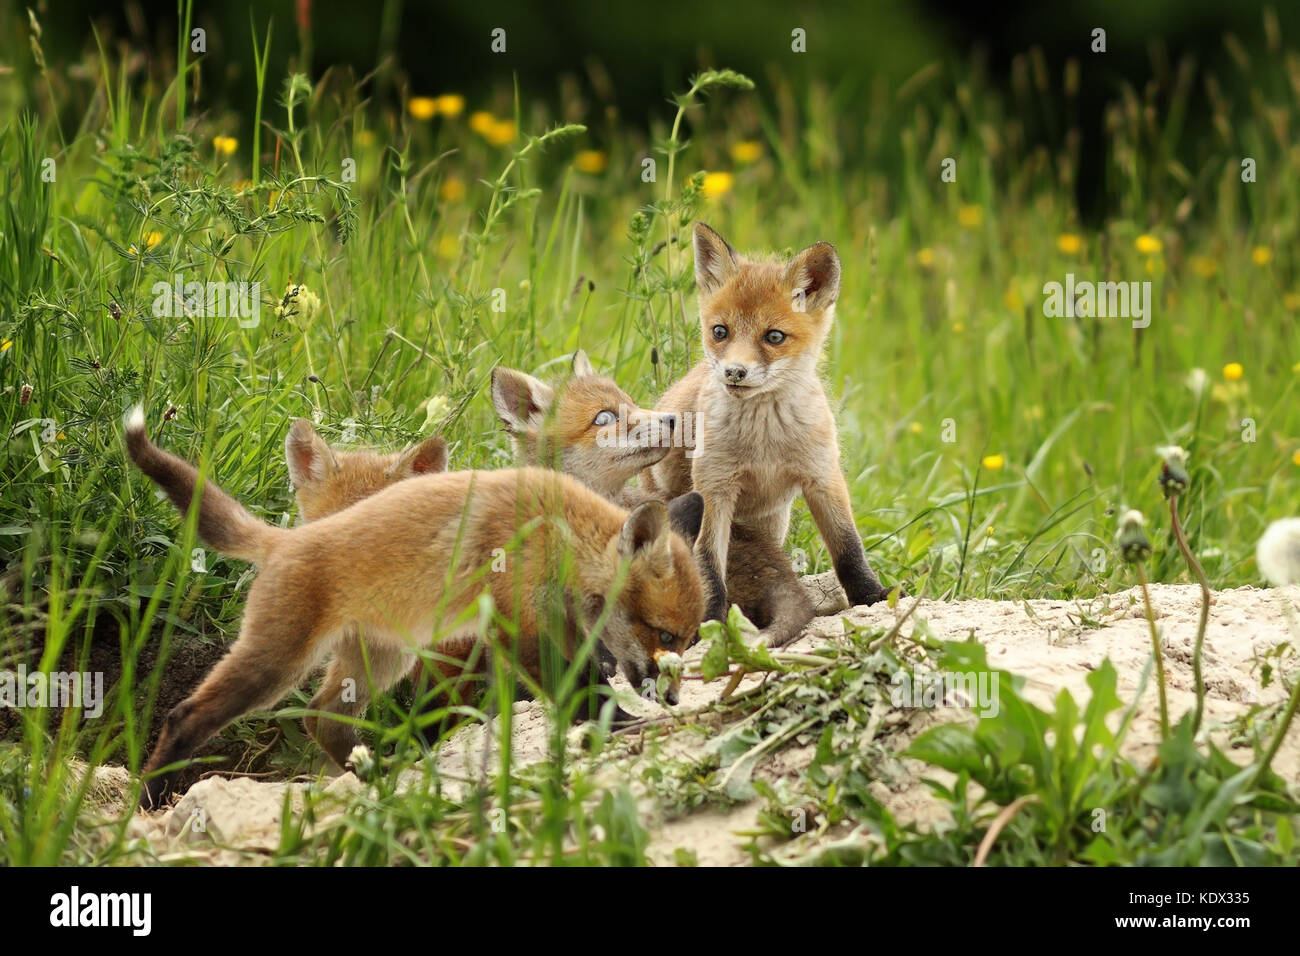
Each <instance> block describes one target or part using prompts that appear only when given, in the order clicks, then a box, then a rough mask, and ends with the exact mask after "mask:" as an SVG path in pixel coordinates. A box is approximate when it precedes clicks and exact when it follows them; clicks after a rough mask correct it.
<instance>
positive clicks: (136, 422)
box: [124, 405, 144, 432]
mask: <svg viewBox="0 0 1300 956" xmlns="http://www.w3.org/2000/svg"><path fill="white" fill-rule="evenodd" d="M124 422H125V424H126V430H127V431H129V432H142V431H144V406H143V405H134V406H132V408H131V410H130V411H129V412H127V413H126V418H125V419H124Z"/></svg>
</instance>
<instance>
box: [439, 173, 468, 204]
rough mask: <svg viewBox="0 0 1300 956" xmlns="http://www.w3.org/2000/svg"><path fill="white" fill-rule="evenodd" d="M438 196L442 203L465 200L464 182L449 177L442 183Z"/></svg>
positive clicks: (457, 178) (454, 177)
mask: <svg viewBox="0 0 1300 956" xmlns="http://www.w3.org/2000/svg"><path fill="white" fill-rule="evenodd" d="M438 195H439V196H441V197H442V200H443V202H460V201H461V200H462V199H464V198H465V180H463V179H460V178H459V177H456V176H449V177H448V178H446V179H444V180H443V181H442V186H441V187H440V188H439V189H438Z"/></svg>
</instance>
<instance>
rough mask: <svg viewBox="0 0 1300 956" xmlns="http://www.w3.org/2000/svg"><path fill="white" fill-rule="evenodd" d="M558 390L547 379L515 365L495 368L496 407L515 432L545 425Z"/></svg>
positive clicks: (494, 400) (493, 380) (501, 417)
mask: <svg viewBox="0 0 1300 956" xmlns="http://www.w3.org/2000/svg"><path fill="white" fill-rule="evenodd" d="M554 398H555V392H554V391H552V390H551V386H549V385H547V384H546V383H545V382H542V381H539V380H538V379H535V378H533V377H532V376H531V375H526V374H525V373H523V372H517V371H515V370H514V369H512V368H495V369H493V370H492V407H493V408H495V409H496V410H497V417H498V418H500V419H501V424H503V425H505V426H506V431H508V432H510V433H511V434H512V435H513V434H517V433H518V432H521V431H527V430H529V429H535V428H537V427H539V426H540V425H541V424H542V419H543V418H545V417H546V412H547V410H548V409H549V408H550V407H551V402H552V401H553V400H554Z"/></svg>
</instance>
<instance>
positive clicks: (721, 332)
mask: <svg viewBox="0 0 1300 956" xmlns="http://www.w3.org/2000/svg"><path fill="white" fill-rule="evenodd" d="M726 337H727V327H726V326H725V325H715V326H714V327H713V338H714V340H715V341H718V342H721V341H722V340H723V339H725V338H726Z"/></svg>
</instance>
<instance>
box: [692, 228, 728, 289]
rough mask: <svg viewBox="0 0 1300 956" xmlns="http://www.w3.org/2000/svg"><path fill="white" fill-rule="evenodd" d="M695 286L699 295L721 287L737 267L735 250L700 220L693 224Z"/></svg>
mask: <svg viewBox="0 0 1300 956" xmlns="http://www.w3.org/2000/svg"><path fill="white" fill-rule="evenodd" d="M693 241H694V244H695V287H696V289H698V290H699V293H700V294H701V295H705V294H707V293H710V292H716V291H717V290H718V289H720V288H722V286H724V285H725V284H726V282H727V280H728V279H730V278H731V277H732V276H733V275H735V274H736V269H737V268H738V266H737V264H736V250H735V249H733V248H731V246H729V245H727V240H726V239H723V238H722V237H721V236H720V235H718V234H717V233H716V232H714V231H713V230H712V229H710V228H709V227H708V226H706V225H705V224H704V223H702V222H697V223H696V224H695V236H694V240H693Z"/></svg>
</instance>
